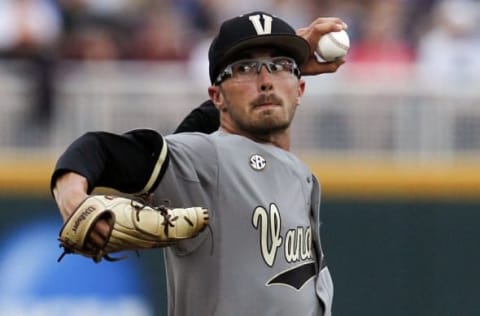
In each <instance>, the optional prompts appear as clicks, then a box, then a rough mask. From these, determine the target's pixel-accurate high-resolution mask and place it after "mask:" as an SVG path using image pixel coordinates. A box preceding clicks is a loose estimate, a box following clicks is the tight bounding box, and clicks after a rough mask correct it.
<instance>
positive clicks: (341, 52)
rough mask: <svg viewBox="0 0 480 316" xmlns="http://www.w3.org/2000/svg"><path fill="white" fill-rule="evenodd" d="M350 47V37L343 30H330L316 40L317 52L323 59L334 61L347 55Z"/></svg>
mask: <svg viewBox="0 0 480 316" xmlns="http://www.w3.org/2000/svg"><path fill="white" fill-rule="evenodd" d="M349 49H350V38H349V37H348V33H347V32H346V31H344V30H342V31H338V32H330V33H327V34H325V35H323V36H322V37H320V40H319V41H318V45H317V50H316V52H317V54H318V55H319V56H320V57H321V58H322V59H323V60H325V61H334V60H336V59H338V58H343V57H345V56H346V55H347V52H348V50H349Z"/></svg>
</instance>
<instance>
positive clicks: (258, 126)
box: [211, 49, 305, 135]
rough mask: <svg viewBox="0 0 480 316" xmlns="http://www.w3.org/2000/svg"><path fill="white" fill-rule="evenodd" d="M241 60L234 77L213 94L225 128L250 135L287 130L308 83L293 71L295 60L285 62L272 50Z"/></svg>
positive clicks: (233, 74) (232, 74)
mask: <svg viewBox="0 0 480 316" xmlns="http://www.w3.org/2000/svg"><path fill="white" fill-rule="evenodd" d="M239 60H240V61H239V63H234V64H233V65H230V67H231V69H230V71H231V72H232V73H231V76H230V77H228V78H227V79H225V80H223V81H222V82H221V83H220V84H219V85H218V86H215V87H214V88H215V89H213V90H215V91H216V92H215V93H213V94H212V93H211V96H212V99H213V101H214V103H215V104H216V105H217V107H218V108H219V109H220V111H221V113H222V114H221V116H222V118H221V121H222V125H225V124H226V125H227V127H228V128H229V129H231V130H232V131H233V132H239V133H242V134H247V135H248V134H250V135H270V134H272V133H277V132H283V131H285V130H287V129H288V128H289V126H290V123H291V122H292V120H293V117H294V113H295V110H296V107H297V106H298V105H299V103H300V98H301V96H302V95H303V92H304V89H305V82H304V81H303V80H300V79H299V78H298V77H297V75H296V73H295V72H294V71H293V70H292V69H290V68H291V66H292V65H291V64H290V63H291V60H290V59H289V58H288V57H287V58H284V59H283V60H282V58H281V56H279V55H278V54H276V53H275V52H274V51H273V50H270V49H268V50H267V49H263V50H256V51H254V52H253V51H252V52H246V54H245V55H242V58H240V59H239ZM259 61H260V62H259ZM262 62H263V64H262ZM259 65H261V66H260V67H261V68H260V70H259V71H258V67H259ZM282 65H283V66H282ZM248 67H250V68H248ZM255 67H256V69H254V70H255V71H250V70H249V69H251V68H255ZM227 68H228V67H227ZM211 89H212V88H211ZM213 90H212V91H213ZM224 127H225V126H224Z"/></svg>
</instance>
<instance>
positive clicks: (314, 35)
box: [297, 17, 348, 76]
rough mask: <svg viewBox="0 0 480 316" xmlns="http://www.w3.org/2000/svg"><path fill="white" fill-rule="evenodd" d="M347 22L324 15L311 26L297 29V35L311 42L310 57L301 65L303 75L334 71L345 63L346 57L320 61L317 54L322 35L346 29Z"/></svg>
mask: <svg viewBox="0 0 480 316" xmlns="http://www.w3.org/2000/svg"><path fill="white" fill-rule="evenodd" d="M347 28H348V26H347V24H346V23H345V22H343V21H342V20H341V19H340V18H335V17H324V18H317V19H316V20H315V21H313V22H312V23H310V25H309V26H307V27H303V28H300V29H298V30H297V35H299V36H301V37H303V38H304V39H306V40H307V42H308V43H309V44H310V58H309V60H307V61H306V62H305V63H304V64H303V65H300V69H301V71H302V75H305V76H314V75H319V74H323V73H332V72H335V71H337V69H338V68H339V67H340V66H341V65H343V64H344V63H345V60H344V59H338V60H335V61H332V62H319V61H318V60H317V58H316V56H315V50H316V48H317V44H318V41H319V40H320V37H322V36H323V35H324V34H327V33H330V32H338V31H341V30H346V29H347Z"/></svg>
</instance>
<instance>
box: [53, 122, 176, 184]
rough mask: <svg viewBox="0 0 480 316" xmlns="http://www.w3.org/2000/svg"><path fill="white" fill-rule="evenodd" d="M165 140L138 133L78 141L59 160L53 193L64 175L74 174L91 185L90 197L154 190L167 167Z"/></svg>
mask: <svg viewBox="0 0 480 316" xmlns="http://www.w3.org/2000/svg"><path fill="white" fill-rule="evenodd" d="M168 161H169V157H168V151H167V145H166V142H165V141H164V138H163V137H162V136H161V135H160V134H158V133H157V132H155V131H153V130H147V129H139V130H133V131H130V132H128V133H125V134H122V135H117V134H112V133H108V132H89V133H86V134H84V135H83V136H81V137H80V138H78V139H77V140H75V141H74V142H73V143H72V144H71V145H70V146H69V147H68V148H67V150H66V151H65V152H64V153H63V154H62V155H61V156H60V158H59V159H58V161H57V164H56V166H55V170H54V172H53V175H52V177H51V189H53V187H54V185H55V182H56V179H58V177H59V176H61V175H62V174H64V173H66V172H69V171H73V172H76V173H78V174H80V175H82V176H84V177H85V178H87V181H88V193H91V192H92V191H93V189H94V188H95V187H108V188H113V189H116V190H119V191H121V192H125V193H146V192H151V191H153V190H154V189H155V186H156V185H157V184H158V182H159V180H160V179H161V177H162V175H163V173H164V172H165V170H166V168H167V166H168Z"/></svg>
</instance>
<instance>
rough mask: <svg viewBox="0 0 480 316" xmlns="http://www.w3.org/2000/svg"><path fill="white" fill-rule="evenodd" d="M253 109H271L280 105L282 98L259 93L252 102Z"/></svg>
mask: <svg viewBox="0 0 480 316" xmlns="http://www.w3.org/2000/svg"><path fill="white" fill-rule="evenodd" d="M251 104H252V105H253V110H264V109H272V108H275V107H281V106H282V100H281V99H280V98H278V97H277V96H276V95H274V94H272V95H266V94H262V95H260V96H259V97H258V98H257V99H256V100H254V101H253V102H252V103H251Z"/></svg>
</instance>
